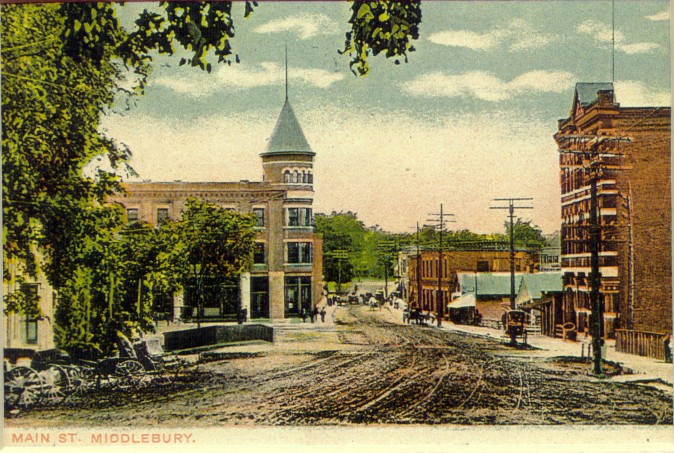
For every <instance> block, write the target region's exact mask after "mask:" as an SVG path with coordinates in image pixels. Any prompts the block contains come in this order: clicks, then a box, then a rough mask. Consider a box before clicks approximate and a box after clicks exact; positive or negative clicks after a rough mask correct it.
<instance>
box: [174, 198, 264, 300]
mask: <svg viewBox="0 0 674 453" xmlns="http://www.w3.org/2000/svg"><path fill="white" fill-rule="evenodd" d="M254 226H255V218H254V216H253V215H251V214H241V213H237V212H234V211H231V210H227V209H224V208H221V207H219V206H216V205H213V204H211V203H208V202H205V201H203V200H199V199H195V198H190V199H188V200H187V204H186V207H185V211H184V212H183V217H182V219H181V221H180V222H178V223H176V224H175V225H173V226H172V228H171V229H170V230H171V235H172V237H173V245H172V247H173V259H174V262H175V268H176V270H177V274H178V276H179V280H180V282H181V283H182V285H183V286H185V285H193V286H194V288H195V290H196V297H197V303H198V308H200V307H202V306H203V300H202V299H203V297H202V295H203V287H204V283H205V282H206V280H207V279H209V278H213V279H215V280H216V281H224V280H228V279H232V278H235V277H238V276H239V275H240V274H241V272H243V271H244V270H245V269H247V268H249V267H250V265H251V264H252V257H253V251H254V246H255V230H254V228H253V227H254Z"/></svg>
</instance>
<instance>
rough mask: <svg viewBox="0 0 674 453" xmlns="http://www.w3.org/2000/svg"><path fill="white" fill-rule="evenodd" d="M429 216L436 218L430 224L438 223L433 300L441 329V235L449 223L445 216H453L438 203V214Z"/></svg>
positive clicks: (442, 302)
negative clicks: (436, 281)
mask: <svg viewBox="0 0 674 453" xmlns="http://www.w3.org/2000/svg"><path fill="white" fill-rule="evenodd" d="M430 215H431V216H436V217H437V218H435V219H429V221H430V222H438V225H437V227H436V229H437V230H438V232H439V247H438V293H437V297H436V298H435V300H436V303H437V307H436V308H437V313H438V327H442V318H443V316H445V307H444V298H443V296H442V268H443V266H442V233H443V231H444V229H445V223H447V222H450V221H449V220H445V216H453V215H454V214H446V213H445V212H444V210H443V206H442V203H440V213H439V214H430Z"/></svg>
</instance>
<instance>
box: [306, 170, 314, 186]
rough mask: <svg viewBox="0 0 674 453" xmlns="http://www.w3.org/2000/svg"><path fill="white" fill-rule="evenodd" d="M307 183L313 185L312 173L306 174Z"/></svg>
mask: <svg viewBox="0 0 674 453" xmlns="http://www.w3.org/2000/svg"><path fill="white" fill-rule="evenodd" d="M307 183H308V184H313V183H314V175H313V173H311V172H309V173H307Z"/></svg>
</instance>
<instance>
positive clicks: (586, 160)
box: [555, 134, 631, 375]
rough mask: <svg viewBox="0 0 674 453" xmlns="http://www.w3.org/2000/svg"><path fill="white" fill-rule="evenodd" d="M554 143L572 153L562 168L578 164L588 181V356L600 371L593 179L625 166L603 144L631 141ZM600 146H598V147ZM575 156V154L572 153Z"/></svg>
mask: <svg viewBox="0 0 674 453" xmlns="http://www.w3.org/2000/svg"><path fill="white" fill-rule="evenodd" d="M555 139H556V140H557V143H558V144H560V147H561V145H562V144H564V145H565V146H564V147H562V148H561V149H559V150H558V151H559V153H560V154H562V155H570V156H572V157H573V162H572V163H568V162H567V163H565V162H563V163H562V166H564V167H566V168H581V169H582V170H583V171H584V172H586V173H589V174H590V175H589V176H590V177H589V183H590V225H589V231H590V235H589V236H590V237H589V249H590V285H591V288H590V303H591V306H592V322H591V325H590V330H591V333H592V358H593V368H592V369H593V373H594V374H595V375H602V374H603V369H602V351H601V350H602V346H603V345H604V339H603V336H604V303H603V301H602V297H601V272H600V271H601V269H600V266H599V253H600V251H601V233H602V225H601V222H600V221H599V200H598V193H597V182H598V180H599V178H600V175H601V174H603V173H605V172H610V171H619V170H623V169H625V168H626V167H621V166H619V165H616V163H615V162H611V160H612V159H617V158H622V157H624V156H623V155H622V154H621V153H620V152H618V153H615V152H606V151H604V149H606V148H607V147H610V148H613V147H615V146H616V144H619V143H620V142H622V141H628V142H629V141H631V140H630V139H629V138H628V137H617V136H608V135H564V134H561V135H558V136H555ZM600 148H601V150H600ZM576 156H579V158H578V157H576Z"/></svg>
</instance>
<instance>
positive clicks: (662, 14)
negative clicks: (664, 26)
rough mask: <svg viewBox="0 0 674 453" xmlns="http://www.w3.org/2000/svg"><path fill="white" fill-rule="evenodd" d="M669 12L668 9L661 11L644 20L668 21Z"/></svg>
mask: <svg viewBox="0 0 674 453" xmlns="http://www.w3.org/2000/svg"><path fill="white" fill-rule="evenodd" d="M671 16H672V15H671V12H670V10H669V9H665V10H663V11H660V12H659V13H655V14H653V15H652V16H646V19H648V20H652V21H661V20H670V18H671Z"/></svg>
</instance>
